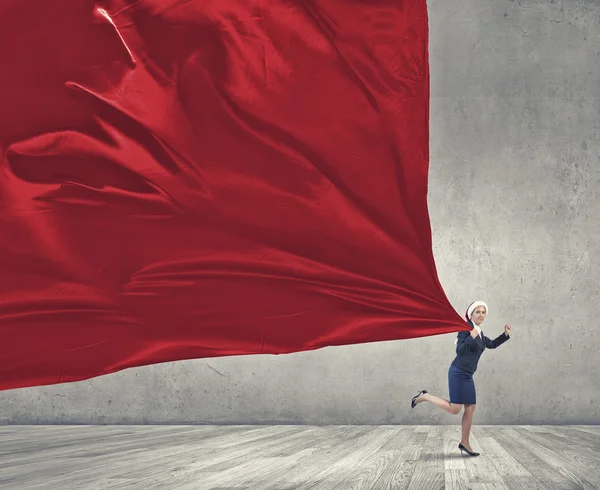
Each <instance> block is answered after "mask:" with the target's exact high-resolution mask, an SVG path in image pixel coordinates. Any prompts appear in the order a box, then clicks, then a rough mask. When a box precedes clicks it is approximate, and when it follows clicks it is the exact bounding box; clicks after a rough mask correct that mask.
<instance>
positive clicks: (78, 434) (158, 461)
mask: <svg viewBox="0 0 600 490" xmlns="http://www.w3.org/2000/svg"><path fill="white" fill-rule="evenodd" d="M460 436H461V429H460V426H457V425H453V426H391V425H382V426H350V425H344V426H292V425H286V426H256V425H244V426H216V425H192V426H168V425H165V426H2V427H0V488H2V489H3V490H11V489H14V490H17V489H18V490H21V489H23V488H27V489H41V490H42V489H56V488H61V489H77V490H79V489H99V488H102V489H132V490H135V489H143V490H152V489H163V488H177V489H178V490H204V489H206V490H225V489H230V490H232V489H234V488H235V489H237V490H392V489H393V490H442V489H450V490H467V489H469V490H508V489H515V490H528V489H529V490H531V489H533V490H538V489H540V490H541V489H543V490H546V489H549V488H551V489H553V490H574V489H586V490H587V489H590V490H591V489H598V488H600V428H599V427H598V426H590V425H586V426H576V425H568V426H556V425H554V426H548V425H547V426H474V427H473V428H472V431H471V439H470V442H471V446H472V447H473V450H474V451H478V452H480V453H481V455H480V456H478V457H467V456H461V454H460V451H459V450H458V447H457V446H458V442H459V441H460V438H461V437H460Z"/></svg>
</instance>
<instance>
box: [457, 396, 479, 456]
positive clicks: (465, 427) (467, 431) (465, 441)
mask: <svg viewBox="0 0 600 490" xmlns="http://www.w3.org/2000/svg"><path fill="white" fill-rule="evenodd" d="M474 413H475V404H472V405H465V413H463V417H462V439H461V441H460V442H461V443H462V445H463V446H465V447H466V448H467V449H468V450H469V451H472V449H471V445H470V444H469V437H470V435H471V426H472V425H473V414H474Z"/></svg>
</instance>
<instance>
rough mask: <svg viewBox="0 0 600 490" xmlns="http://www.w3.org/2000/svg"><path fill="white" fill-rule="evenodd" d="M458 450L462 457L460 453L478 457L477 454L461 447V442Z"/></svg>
mask: <svg viewBox="0 0 600 490" xmlns="http://www.w3.org/2000/svg"><path fill="white" fill-rule="evenodd" d="M458 449H460V455H461V456H462V452H463V451H466V453H467V454H468V455H469V456H479V453H474V452H473V451H469V450H468V449H467V448H466V447H465V446H463V445H462V442H459V443H458Z"/></svg>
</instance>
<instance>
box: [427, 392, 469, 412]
mask: <svg viewBox="0 0 600 490" xmlns="http://www.w3.org/2000/svg"><path fill="white" fill-rule="evenodd" d="M421 402H430V403H433V404H434V405H435V406H436V407H440V408H441V409H443V410H446V412H448V413H451V414H454V415H456V414H458V413H460V411H461V409H462V407H463V406H462V404H461V403H450V400H446V399H445V398H440V397H439V396H435V395H432V394H431V393H423V394H422V395H421V396H420V397H418V398H417V399H416V400H415V404H417V405H418V404H419V403H421Z"/></svg>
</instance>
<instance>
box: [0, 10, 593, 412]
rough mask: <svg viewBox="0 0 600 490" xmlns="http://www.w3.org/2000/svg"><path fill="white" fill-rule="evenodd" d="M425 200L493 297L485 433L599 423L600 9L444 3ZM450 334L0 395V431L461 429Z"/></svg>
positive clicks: (456, 266) (469, 272)
mask: <svg viewBox="0 0 600 490" xmlns="http://www.w3.org/2000/svg"><path fill="white" fill-rule="evenodd" d="M429 9H430V27H431V43H430V53H431V86H432V99H431V171H430V193H429V206H430V214H431V220H432V228H433V241H434V252H435V256H436V260H437V265H438V272H439V276H440V280H441V282H442V284H443V285H444V288H445V290H446V291H447V294H448V296H449V299H450V300H451V302H452V304H454V305H455V307H456V309H457V310H458V311H459V312H461V313H462V312H464V309H465V308H466V306H467V304H468V303H470V302H471V301H473V300H475V299H484V300H486V301H487V302H488V304H489V306H490V314H489V316H488V318H487V320H486V322H485V323H484V324H483V327H484V330H485V332H486V334H487V335H488V336H491V337H494V336H496V335H498V334H500V333H501V332H502V329H503V325H504V324H505V323H510V324H511V325H512V326H513V335H512V339H511V340H510V341H509V342H508V343H507V344H505V345H503V346H502V347H501V348H499V349H498V350H496V351H491V350H488V351H486V352H485V353H484V357H483V358H482V360H481V362H480V366H479V370H478V372H477V374H476V375H475V381H476V386H477V393H478V408H477V411H476V412H475V420H474V423H475V424H537V423H547V424H563V423H567V424H598V423H600V414H599V405H600V399H599V396H598V393H599V390H598V386H600V328H598V325H597V319H596V318H597V317H596V316H595V313H596V304H595V303H596V302H597V301H598V299H600V294H599V287H598V281H599V280H600V265H599V262H600V260H599V259H600V245H599V241H600V201H599V199H598V197H599V195H598V194H599V193H598V189H599V188H600V122H599V117H598V115H599V114H600V4H599V3H598V2H597V1H595V0H594V1H592V0H548V1H534V0H520V1H519V0H505V1H502V2H498V1H495V0H453V1H451V2H450V1H447V0H431V1H430V3H429ZM454 338H455V335H454V334H448V335H441V336H437V337H431V338H423V339H415V340H408V341H398V342H383V343H374V344H364V345H354V346H345V347H330V348H325V349H322V350H319V351H313V352H306V353H298V354H290V355H284V356H247V357H232V358H220V359H210V360H197V361H182V362H178V363H169V364H163V365H157V366H150V367H143V368H137V369H130V370H127V371H123V372H120V373H116V374H114V375H109V376H105V377H101V378H96V379H92V380H89V381H83V382H79V383H72V384H64V385H56V386H47V387H39V388H27V389H21V390H13V391H5V392H0V423H86V424H87V423H186V422H199V423H307V424H362V423H368V424H453V423H460V416H457V415H449V414H447V413H445V412H443V411H441V410H440V409H437V408H435V407H434V406H433V405H430V404H423V405H419V406H418V407H417V408H416V409H415V410H414V411H411V410H410V408H409V403H410V399H411V397H412V396H413V395H414V394H415V393H416V392H417V391H418V390H419V389H421V388H425V389H427V390H429V391H430V392H432V393H434V394H439V395H442V396H444V397H446V396H447V395H448V387H447V369H448V365H449V364H450V362H451V361H452V359H453V357H454V345H453V342H454Z"/></svg>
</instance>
